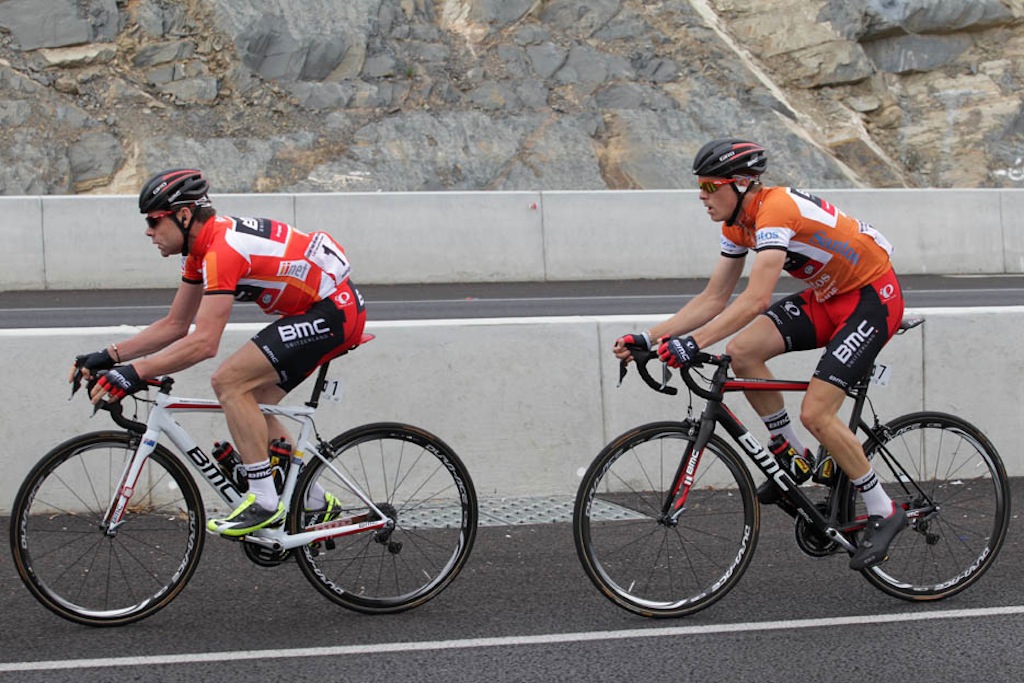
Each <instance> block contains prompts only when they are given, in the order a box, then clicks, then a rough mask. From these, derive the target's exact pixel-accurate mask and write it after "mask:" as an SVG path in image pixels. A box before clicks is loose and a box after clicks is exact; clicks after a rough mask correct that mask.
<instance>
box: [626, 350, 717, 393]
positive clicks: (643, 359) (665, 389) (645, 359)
mask: <svg viewBox="0 0 1024 683" xmlns="http://www.w3.org/2000/svg"><path fill="white" fill-rule="evenodd" d="M626 348H627V349H629V352H630V353H631V354H633V360H634V361H636V370H637V372H639V373H640V377H641V378H642V379H643V380H644V382H645V383H646V384H647V386H649V387H650V388H652V389H654V390H655V391H657V392H659V393H662V394H668V395H669V396H674V395H675V394H677V393H679V390H678V389H676V387H672V386H669V385H668V380H669V376H670V371H669V369H668V365H667V364H663V365H662V381H661V382H658V381H657V380H656V379H654V377H652V376H651V373H650V371H649V370H648V369H647V364H648V363H649V362H650V361H651V360H652V359H655V358H657V355H658V354H657V353H656V352H654V351H652V350H650V349H645V348H644V347H643V346H639V345H636V344H627V345H626ZM731 361H732V359H731V358H730V357H729V356H727V355H724V354H723V355H721V356H714V355H711V354H710V353H705V352H703V351H701V352H699V353H698V354H697V357H696V358H695V359H694V361H693V362H692V363H691V364H690V365H688V366H687V367H686V368H681V369H680V370H679V375H680V377H682V378H683V382H684V383H685V384H686V387H687V388H688V389H689V390H690V391H691V392H693V393H694V394H696V395H697V396H700V397H701V398H703V399H706V400H709V401H711V400H721V398H722V393H721V391H720V390H719V391H713V390H709V389H706V388H704V387H702V386H701V385H700V384H698V383H697V380H695V379H694V378H693V374H692V372H691V371H692V370H693V368H697V367H700V366H701V365H704V364H705V363H706V364H708V365H714V366H716V367H718V368H719V369H723V368H728V367H729V364H730V362H731ZM628 368H629V363H628V361H625V360H623V361H620V362H619V383H620V384H621V383H622V378H623V377H625V376H626V372H627V370H628Z"/></svg>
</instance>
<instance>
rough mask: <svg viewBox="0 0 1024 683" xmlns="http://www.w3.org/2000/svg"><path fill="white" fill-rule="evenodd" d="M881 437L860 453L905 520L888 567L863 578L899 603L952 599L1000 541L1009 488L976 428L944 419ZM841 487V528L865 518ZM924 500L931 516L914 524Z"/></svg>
mask: <svg viewBox="0 0 1024 683" xmlns="http://www.w3.org/2000/svg"><path fill="white" fill-rule="evenodd" d="M880 436H881V437H882V439H883V442H884V443H883V444H882V445H879V444H877V443H874V442H872V441H871V440H869V442H868V443H866V444H865V449H864V450H865V453H866V454H867V456H868V458H869V459H870V460H871V461H872V465H873V466H874V470H875V473H876V474H877V476H878V477H879V479H880V481H881V482H882V485H883V486H884V487H885V490H886V492H887V493H888V494H889V495H890V496H891V497H892V498H893V500H894V501H895V502H896V504H897V505H903V506H904V507H906V508H907V511H908V515H910V516H911V517H912V519H911V523H910V526H908V527H907V528H906V529H904V530H903V531H902V532H900V534H899V535H898V536H896V538H895V539H894V540H893V542H892V544H891V545H890V546H889V559H888V560H886V561H885V562H883V563H882V564H880V565H877V566H875V567H869V568H868V569H865V570H863V571H862V574H863V575H864V578H866V579H867V580H868V582H870V583H871V584H872V585H874V586H876V587H877V588H879V589H880V590H882V591H884V592H886V593H888V594H889V595H893V596H895V597H897V598H902V599H904V600H911V601H928V600H941V599H943V598H948V597H949V596H951V595H956V594H957V593H959V592H960V591H962V590H964V589H965V588H967V587H968V586H970V585H971V584H973V583H974V582H975V581H977V580H978V579H979V578H981V576H982V574H984V573H985V571H986V570H987V569H988V568H989V567H990V566H991V565H992V562H993V561H994V560H995V558H996V556H997V555H998V554H999V549H1000V548H1001V547H1002V545H1003V541H1004V539H1005V537H1006V529H1007V526H1008V525H1009V521H1010V488H1009V482H1008V481H1007V478H1006V470H1005V469H1004V467H1003V462H1002V460H1001V459H1000V458H999V454H998V453H997V452H996V449H995V448H994V447H993V446H992V444H991V442H989V440H988V439H987V438H986V437H985V435H984V434H982V433H981V432H980V431H979V430H978V429H977V427H975V426H973V425H971V424H970V423H969V422H967V421H965V420H962V419H960V418H958V417H956V416H954V415H947V414H945V413H935V412H921V413H913V414H910V415H904V416H902V417H899V418H896V419H895V420H893V421H892V422H890V423H888V424H887V425H886V426H885V429H884V430H882V432H881V434H880ZM903 472H905V475H904V474H903ZM908 477H909V479H908ZM841 487H842V488H840V490H839V491H838V495H839V496H840V498H839V500H841V501H845V503H844V510H843V514H844V519H845V521H846V522H847V523H848V524H861V523H862V520H863V519H864V518H865V517H866V514H867V513H866V511H865V509H864V505H863V503H861V502H860V499H859V496H858V495H857V491H856V489H855V488H854V487H853V485H852V484H851V483H850V482H849V480H848V479H846V478H845V477H843V482H842V484H841ZM929 500H930V501H932V502H933V503H934V504H935V505H937V506H938V509H937V510H936V511H935V512H933V513H932V514H929V515H925V516H922V517H920V518H918V519H913V516H914V515H913V511H914V510H915V509H921V508H922V506H923V505H925V504H927V501H929Z"/></svg>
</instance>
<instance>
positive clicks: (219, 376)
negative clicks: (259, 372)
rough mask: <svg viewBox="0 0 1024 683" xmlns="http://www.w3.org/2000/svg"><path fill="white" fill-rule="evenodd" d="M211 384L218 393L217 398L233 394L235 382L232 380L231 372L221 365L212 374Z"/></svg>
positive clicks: (214, 391) (215, 392)
mask: <svg viewBox="0 0 1024 683" xmlns="http://www.w3.org/2000/svg"><path fill="white" fill-rule="evenodd" d="M210 386H211V387H213V393H214V394H216V395H217V398H218V399H220V400H223V399H224V398H225V397H226V396H230V395H231V391H232V389H233V388H234V387H235V383H234V382H232V381H231V380H230V378H229V373H228V372H226V371H225V370H224V367H223V366H221V367H219V368H217V369H216V370H214V371H213V374H212V375H210Z"/></svg>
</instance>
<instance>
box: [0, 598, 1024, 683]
mask: <svg viewBox="0 0 1024 683" xmlns="http://www.w3.org/2000/svg"><path fill="white" fill-rule="evenodd" d="M1020 614H1024V605H1009V606H1005V607H985V608H977V609H961V610H944V611H939V612H910V613H904V614H872V615H866V616H859V617H833V618H827V619H794V620H792V621H760V622H753V623H742V624H710V625H707V626H675V627H663V628H650V629H634V630H623V631H595V632H584V633H548V634H543V635H536V636H506V637H502V638H470V639H466V640H428V641H422V642H418V643H380V644H368V645H341V646H337V647H309V648H297V649H288V650H245V651H240V652H195V653H188V654H179V655H153V656H148V657H112V658H104V659H69V660H51V661H44V662H7V663H0V672H5V671H54V670H58V669H99V668H103V669H109V668H124V667H130V666H155V665H162V664H200V663H209V662H237V661H239V660H243V659H289V658H294V657H337V656H343V655H365V654H380V653H383V652H390V653H396V652H397V653H401V652H424V651H431V650H459V649H469V648H477V647H522V646H531V645H552V644H557V643H581V642H590V641H600V640H630V639H635V638H666V637H672V638H677V637H679V636H696V635H714V634H719V633H746V632H752V631H780V630H787V631H788V630H792V629H797V628H836V627H842V626H865V625H866V626H876V625H878V624H895V623H901V622H910V621H938V620H942V619H964V618H978V617H993V616H1014V615H1020Z"/></svg>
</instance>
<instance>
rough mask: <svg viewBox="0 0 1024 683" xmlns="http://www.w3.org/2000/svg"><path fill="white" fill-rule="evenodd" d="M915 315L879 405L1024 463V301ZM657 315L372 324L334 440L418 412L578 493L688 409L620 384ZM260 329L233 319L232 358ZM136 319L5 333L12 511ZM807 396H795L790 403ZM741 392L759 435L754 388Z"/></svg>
mask: <svg viewBox="0 0 1024 683" xmlns="http://www.w3.org/2000/svg"><path fill="white" fill-rule="evenodd" d="M669 312H670V311H666V314H667V313H669ZM917 313H920V314H924V315H925V317H926V318H927V322H926V323H925V325H924V326H922V327H920V328H917V329H916V330H912V331H911V332H909V333H907V334H905V335H901V336H899V337H896V338H895V339H894V340H893V341H892V342H890V344H889V345H888V346H887V347H886V348H885V349H884V350H883V352H882V355H881V356H880V357H879V362H883V363H886V364H888V365H890V366H891V367H892V369H893V377H892V382H891V384H890V385H888V386H886V387H874V388H873V390H872V391H873V402H874V404H875V406H876V408H877V409H878V411H879V412H880V414H881V415H882V416H885V417H888V418H892V417H896V416H897V415H899V414H902V413H906V412H910V411H916V410H922V409H928V410H941V411H948V412H952V413H957V414H959V415H961V416H963V417H964V418H966V419H968V420H970V421H972V422H974V423H975V424H977V425H978V426H979V427H980V428H981V429H982V430H983V431H985V432H986V433H987V434H988V435H989V437H990V438H991V439H992V441H993V443H994V444H995V446H996V448H997V449H999V450H1000V452H1001V454H1002V456H1003V458H1004V460H1005V461H1006V465H1007V469H1008V471H1009V472H1010V474H1012V475H1016V476H1022V475H1024V454H1022V453H1021V452H1020V449H1017V448H1016V447H1015V444H1017V443H1020V442H1021V441H1022V440H1024V419H1022V418H1024V383H1022V382H1021V381H1020V362H1019V360H1018V359H1019V356H1020V354H1019V350H1018V340H1019V339H1020V338H1021V336H1024V307H1012V308H982V309H978V308H972V309H961V310H957V309H926V310H922V311H909V312H908V314H917ZM660 319H661V316H644V317H622V316H619V317H567V318H534V319H515V320H493V319H487V320H456V321H411V322H371V323H370V324H369V326H368V328H369V331H370V332H372V333H374V334H376V335H377V338H376V339H375V340H374V341H372V342H370V343H369V344H366V345H365V346H363V347H361V348H359V349H357V350H356V351H355V352H353V353H351V354H350V355H348V356H346V357H344V358H342V359H340V360H338V361H337V362H335V364H334V365H333V366H332V368H331V373H330V374H331V376H332V377H340V378H343V379H344V382H345V386H346V397H345V399H344V400H343V401H342V402H341V403H337V404H336V403H329V402H325V403H324V404H322V408H321V411H320V414H319V415H318V419H317V423H318V426H319V429H320V430H321V432H322V433H323V434H324V435H325V436H328V437H329V436H333V435H335V434H338V433H340V432H342V431H343V430H345V429H348V428H350V427H353V426H356V425H358V424H362V423H365V422H371V421H374V422H375V421H381V420H398V421H404V422H409V423H412V424H416V425H419V426H421V427H424V428H426V429H429V430H431V431H433V432H435V433H436V434H437V435H438V436H440V437H441V438H442V439H444V440H445V441H447V442H448V443H449V444H450V445H451V446H452V447H453V448H455V449H456V451H457V452H458V453H459V454H460V455H461V456H462V457H463V459H464V460H465V461H466V463H467V465H468V466H469V468H470V470H471V471H472V473H473V477H474V479H475V482H476V486H477V490H478V492H479V493H480V495H481V496H487V497H505V496H524V495H572V494H574V492H575V489H576V486H577V485H578V483H579V479H580V476H581V475H582V472H583V470H584V469H585V468H586V467H587V465H588V464H589V463H590V461H591V460H592V459H593V457H594V456H595V455H596V454H597V452H598V451H599V450H600V448H601V447H602V446H603V445H604V444H605V443H606V442H607V441H609V440H611V439H612V438H613V437H614V436H616V435H618V434H619V433H621V432H623V431H625V430H626V429H628V428H630V427H633V426H635V425H638V424H641V423H644V422H650V421H655V420H665V419H679V418H681V417H682V416H683V414H684V412H685V409H686V402H685V399H684V398H680V397H666V396H662V395H660V394H656V393H654V392H653V391H651V390H650V389H648V388H647V387H646V386H645V385H644V384H643V383H642V382H641V381H640V379H639V377H638V376H636V375H635V373H630V376H629V377H627V380H626V381H625V382H624V383H623V385H622V386H621V387H616V380H617V377H618V368H617V364H616V361H615V358H614V357H613V356H612V354H611V352H610V349H611V346H612V342H613V341H614V339H615V338H616V337H617V336H619V335H621V334H623V333H625V332H628V331H631V330H636V329H641V328H643V327H647V326H649V325H650V324H652V323H653V322H655V321H657V320H660ZM1018 328H1020V330H1021V331H1020V333H1018V332H1017V330H1018ZM257 329H259V326H258V325H229V327H228V330H227V332H226V334H225V337H224V341H223V343H222V345H221V350H220V355H219V358H223V357H225V356H226V355H227V354H228V353H230V352H231V351H233V350H234V349H235V348H237V347H238V346H239V345H241V344H242V343H244V341H245V340H246V339H247V338H248V337H249V336H251V335H252V334H253V332H255V330H257ZM133 331H134V328H130V327H114V328H91V329H66V330H53V329H45V330H44V329H38V330H0V356H2V357H3V358H6V359H8V370H7V373H6V376H5V377H4V386H5V391H4V397H5V401H4V407H5V410H4V413H5V414H4V419H3V420H2V421H0V438H2V441H0V442H2V443H3V444H4V446H5V447H4V449H3V450H2V452H0V471H3V472H4V476H3V477H2V478H0V514H6V513H8V512H9V511H10V505H11V502H12V500H13V497H14V495H15V492H16V490H17V487H18V486H19V484H20V482H21V480H22V479H23V478H24V476H25V475H26V473H27V472H28V470H29V469H30V468H31V467H32V465H33V464H34V463H35V462H36V461H37V460H38V459H39V458H40V457H41V456H42V455H43V454H44V453H45V452H46V451H47V450H49V449H50V448H51V447H53V446H54V445H56V444H57V443H59V442H60V441H62V440H64V439H66V438H69V437H71V436H73V435H76V434H79V433H82V432H84V431H93V430H101V429H108V428H112V427H113V425H112V423H111V422H110V420H109V418H108V417H107V416H106V414H105V413H100V414H99V415H96V416H95V417H90V413H91V407H90V406H89V405H88V403H87V401H86V400H85V398H84V397H83V396H76V397H75V399H74V400H73V401H68V393H69V392H68V385H67V384H65V378H66V372H67V370H68V368H69V366H70V362H71V359H72V358H73V356H74V355H75V354H76V353H82V352H85V351H91V350H94V349H97V348H100V347H101V346H103V345H104V344H107V343H109V342H110V341H113V340H117V339H123V338H124V337H126V336H128V335H129V334H131V333H132V332H133ZM722 348H723V346H722V345H716V346H715V347H712V349H711V351H721V350H722ZM817 355H818V354H817V353H816V352H806V353H798V354H791V355H789V356H785V357H782V358H779V359H777V360H776V361H773V368H774V369H775V371H776V373H777V375H778V376H780V377H786V378H793V379H803V378H806V377H808V376H809V375H810V373H811V369H812V368H813V366H814V364H815V362H816V359H817ZM1008 359H1010V360H1008ZM216 363H217V360H216V359H215V360H212V361H208V362H206V363H202V364H200V365H199V366H197V367H194V368H191V369H189V370H187V371H185V372H182V373H180V374H179V375H178V376H177V380H178V381H177V384H176V389H177V393H179V394H180V395H183V396H199V397H207V398H210V397H212V396H213V394H212V391H211V390H210V388H209V375H210V373H211V372H212V370H213V368H214V367H215V366H216ZM677 382H678V380H677ZM307 392H308V388H307V387H306V385H303V386H302V387H300V388H299V389H297V390H296V391H295V392H294V393H293V396H292V397H291V400H294V401H295V402H296V403H300V402H301V401H303V400H305V398H306V397H307V396H308V394H307ZM798 400H799V396H798V395H796V394H794V395H790V398H789V401H790V408H791V410H792V411H793V415H797V414H798V413H797V412H796V411H798ZM731 405H732V406H733V408H734V409H737V410H736V412H737V414H739V415H740V417H741V418H742V419H743V420H744V421H749V422H748V426H750V427H751V428H752V430H753V431H754V433H755V434H758V435H761V434H762V432H763V428H759V427H758V422H757V421H756V417H755V416H754V415H753V413H752V412H751V411H750V410H749V409H748V408H747V407H746V405H745V402H744V400H743V398H742V397H739V396H737V397H735V398H734V399H733V400H732V402H731ZM182 423H183V424H184V425H185V426H186V427H187V428H189V429H190V431H193V435H194V436H196V437H197V439H198V440H199V442H200V443H203V444H207V445H209V444H212V443H213V442H214V441H215V440H219V439H223V438H226V436H227V430H226V428H225V427H224V426H223V425H221V424H219V423H218V422H217V421H216V420H214V419H213V418H212V417H211V416H183V418H182ZM808 443H811V440H810V439H809V438H808ZM210 502H211V503H212V502H213V501H212V500H211V501H210Z"/></svg>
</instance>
